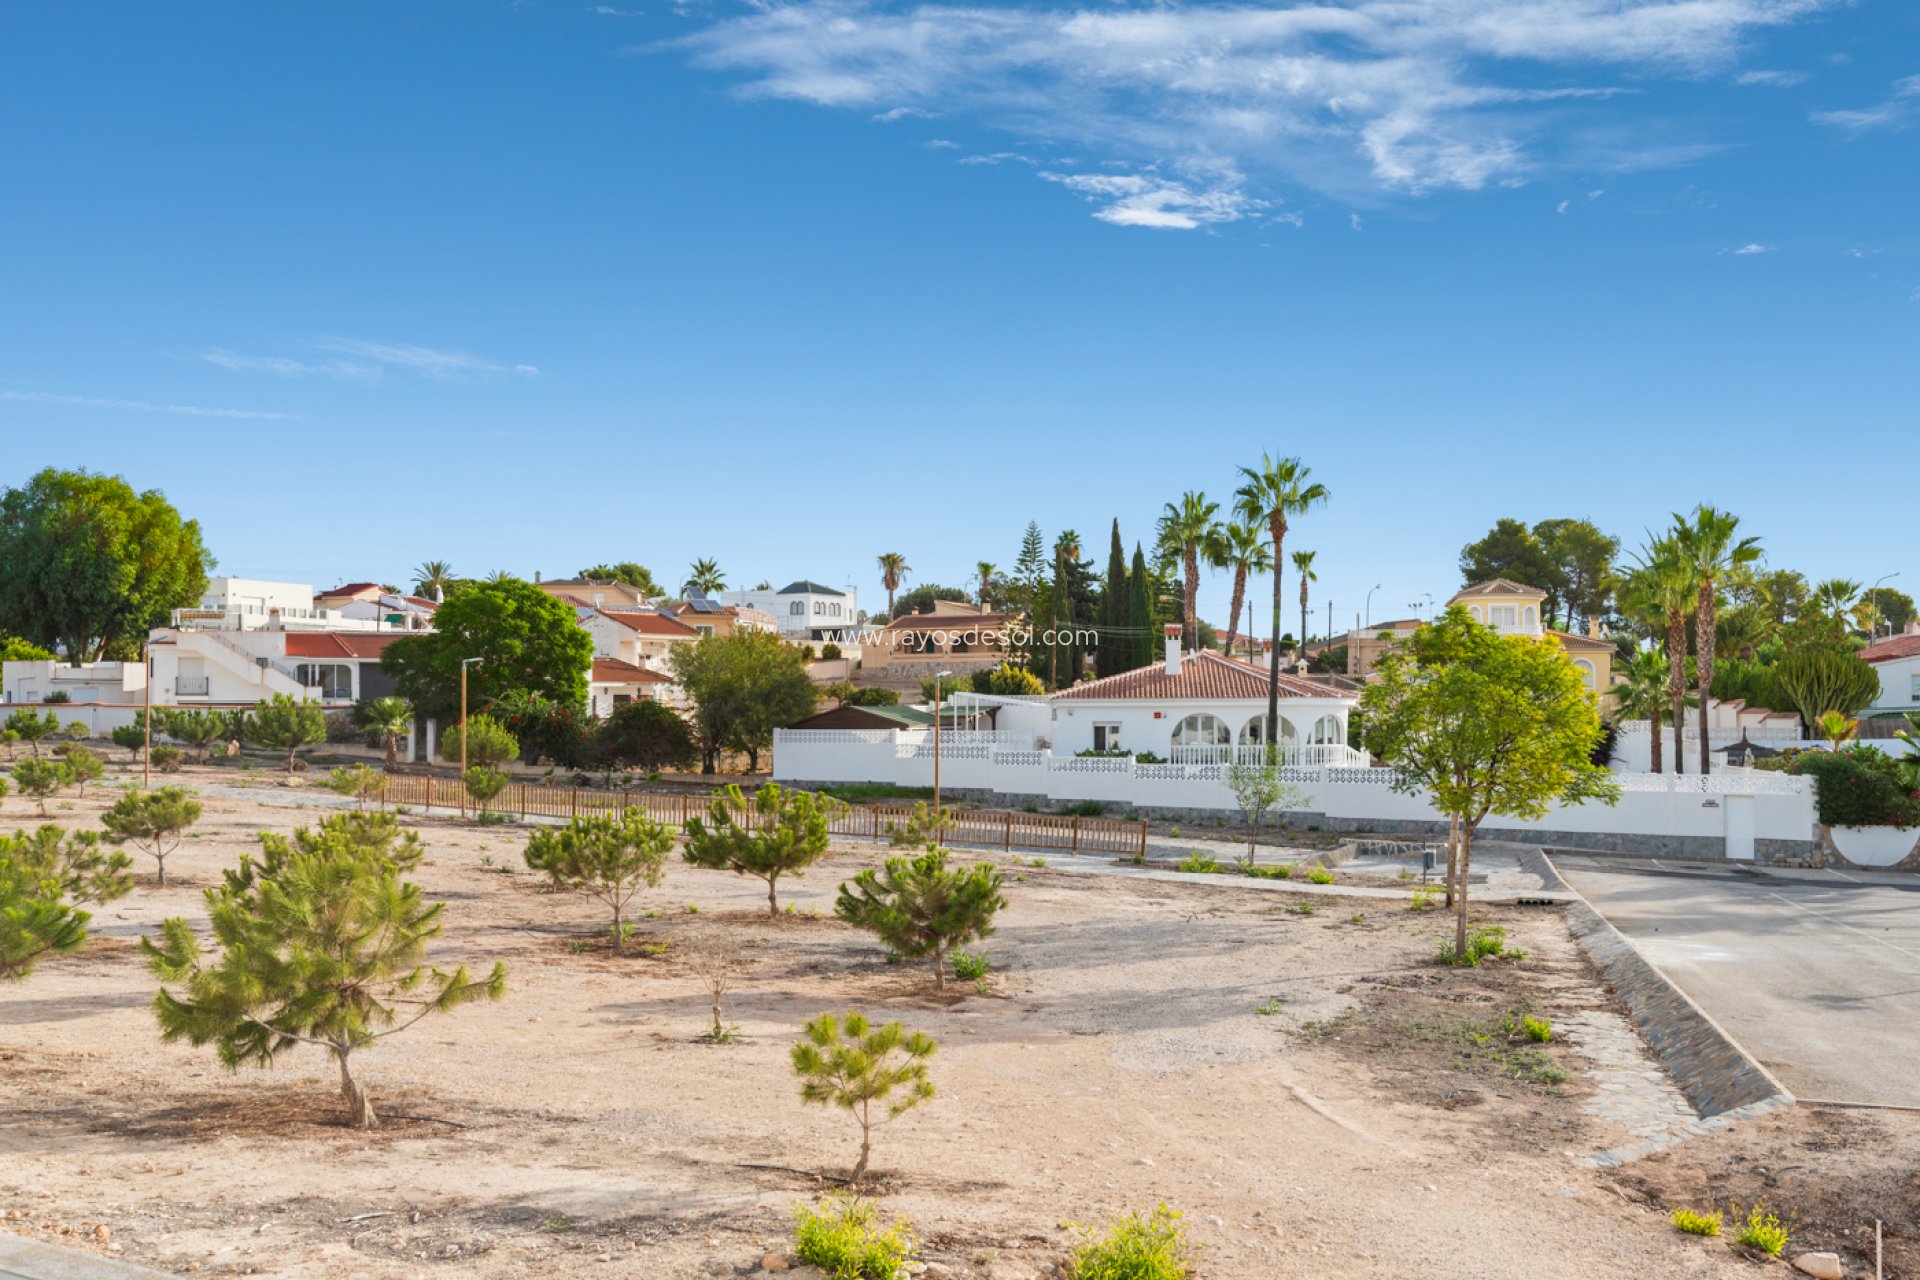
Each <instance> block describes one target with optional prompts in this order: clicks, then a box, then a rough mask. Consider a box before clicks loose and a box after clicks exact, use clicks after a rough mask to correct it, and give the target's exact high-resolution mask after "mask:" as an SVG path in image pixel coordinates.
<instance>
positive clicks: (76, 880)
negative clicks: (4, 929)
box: [0, 822, 133, 912]
mask: <svg viewBox="0 0 1920 1280" xmlns="http://www.w3.org/2000/svg"><path fill="white" fill-rule="evenodd" d="M0 860H10V861H11V862H12V863H13V864H14V866H15V867H16V868H19V869H22V870H23V871H24V872H26V873H28V874H30V875H31V876H32V877H33V878H34V879H37V880H52V881H54V882H55V883H56V884H57V886H58V888H59V895H60V897H61V898H63V899H65V900H66V901H68V902H71V903H75V904H77V905H82V906H84V905H86V904H87V903H92V902H112V901H113V900H114V899H115V898H124V897H125V896H126V895H127V894H129V893H132V892H133V875H132V873H131V872H130V871H128V868H129V867H131V866H132V865H133V859H131V858H129V857H128V856H127V855H126V854H124V853H121V852H120V851H119V850H118V849H114V850H106V849H102V848H101V847H100V834H99V833H98V832H96V831H67V830H65V829H64V828H61V827H58V826H55V825H54V824H53V823H51V822H49V823H47V824H45V825H44V826H41V827H39V828H38V829H36V830H33V831H16V832H14V833H13V834H12V835H11V836H0ZM3 911H4V907H0V912H3Z"/></svg>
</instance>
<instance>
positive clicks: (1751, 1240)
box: [1733, 1204, 1793, 1258]
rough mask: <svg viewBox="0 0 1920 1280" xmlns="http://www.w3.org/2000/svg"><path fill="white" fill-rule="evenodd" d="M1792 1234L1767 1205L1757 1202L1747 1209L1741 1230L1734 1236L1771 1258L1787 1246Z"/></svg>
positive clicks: (1735, 1238) (1750, 1247)
mask: <svg viewBox="0 0 1920 1280" xmlns="http://www.w3.org/2000/svg"><path fill="white" fill-rule="evenodd" d="M1736 1216H1737V1213H1736ZM1792 1234H1793V1233H1792V1231H1791V1230H1789V1229H1788V1228H1786V1227H1784V1226H1782V1225H1780V1219H1779V1218H1777V1217H1775V1216H1774V1215H1773V1213H1772V1211H1770V1210H1769V1209H1768V1208H1767V1207H1766V1206H1765V1205H1763V1204H1756V1205H1753V1206H1752V1207H1751V1208H1749V1209H1748V1210H1747V1216H1746V1217H1745V1218H1744V1219H1742V1220H1741V1222H1740V1230H1739V1231H1737V1232H1735V1233H1734V1237H1733V1238H1734V1241H1735V1242H1736V1243H1738V1244H1743V1245H1746V1246H1747V1247H1748V1248H1749V1249H1758V1250H1759V1251H1760V1252H1762V1253H1764V1254H1766V1255H1767V1256H1768V1257H1769V1258H1777V1257H1779V1256H1780V1251H1781V1250H1783V1249H1785V1248H1786V1247H1787V1241H1788V1240H1789V1239H1790V1238H1791V1237H1792Z"/></svg>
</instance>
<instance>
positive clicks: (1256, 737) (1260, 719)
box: [1240, 715, 1267, 747]
mask: <svg viewBox="0 0 1920 1280" xmlns="http://www.w3.org/2000/svg"><path fill="white" fill-rule="evenodd" d="M1266 740H1267V718H1266V716H1264V715H1257V716H1255V717H1254V718H1253V719H1251V720H1249V721H1247V722H1246V723H1245V724H1243V725H1241V726H1240V745H1241V746H1243V747H1257V746H1259V745H1260V744H1262V743H1264V742H1265V741H1266Z"/></svg>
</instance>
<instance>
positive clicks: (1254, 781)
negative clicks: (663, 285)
mask: <svg viewBox="0 0 1920 1280" xmlns="http://www.w3.org/2000/svg"><path fill="white" fill-rule="evenodd" d="M1227 789H1228V790H1229V791H1231V792H1233V798H1234V800H1235V802H1237V803H1238V804H1239V806H1240V812H1241V813H1242V814H1244V815H1246V819H1247V865H1248V866H1252V865H1253V848H1254V845H1255V844H1256V843H1257V842H1258V841H1259V837H1260V823H1261V821H1262V820H1263V819H1264V818H1265V817H1266V816H1267V814H1269V813H1271V812H1272V811H1273V810H1275V809H1304V808H1306V807H1307V806H1308V805H1310V804H1312V803H1313V797H1312V796H1310V795H1308V794H1307V793H1306V792H1304V791H1302V790H1300V788H1298V787H1296V786H1294V785H1293V784H1291V783H1289V782H1287V781H1286V779H1285V776H1284V770H1283V769H1282V767H1281V764H1280V749H1279V748H1278V747H1275V746H1273V745H1271V744H1269V745H1268V747H1267V750H1266V758H1265V759H1263V760H1261V761H1259V762H1258V763H1247V762H1245V761H1242V760H1240V759H1238V758H1236V759H1235V760H1234V761H1233V763H1231V764H1229V765H1228V766H1227Z"/></svg>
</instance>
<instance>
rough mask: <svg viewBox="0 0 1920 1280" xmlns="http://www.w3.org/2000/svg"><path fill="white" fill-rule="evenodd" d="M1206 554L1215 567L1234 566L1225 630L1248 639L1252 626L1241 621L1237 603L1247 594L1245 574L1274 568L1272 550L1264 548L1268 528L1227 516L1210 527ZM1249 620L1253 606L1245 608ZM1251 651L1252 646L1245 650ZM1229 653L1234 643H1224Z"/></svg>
mask: <svg viewBox="0 0 1920 1280" xmlns="http://www.w3.org/2000/svg"><path fill="white" fill-rule="evenodd" d="M1201 551H1202V552H1203V553H1204V554H1205V556H1206V557H1207V563H1208V564H1210V565H1212V566H1213V567H1214V568H1216V569H1231V570H1233V608H1232V610H1231V612H1229V613H1228V615H1227V630H1228V632H1230V633H1231V634H1232V635H1234V636H1237V637H1238V638H1239V639H1240V640H1241V641H1243V642H1245V641H1248V640H1249V639H1250V633H1251V632H1252V630H1253V628H1252V627H1251V626H1248V627H1246V628H1242V627H1241V625H1240V606H1241V605H1242V604H1243V603H1245V602H1246V598H1247V578H1248V577H1249V576H1251V575H1253V574H1256V573H1265V572H1267V571H1268V570H1269V569H1271V568H1273V553H1272V552H1271V551H1268V550H1267V532H1266V530H1264V529H1262V528H1261V527H1260V526H1259V525H1257V524H1254V523H1252V522H1251V521H1247V520H1228V521H1226V522H1225V523H1222V524H1217V525H1215V526H1214V527H1213V536H1212V537H1210V538H1208V539H1207V545H1206V546H1205V547H1203V548H1201ZM1247 615H1248V618H1247V620H1248V622H1249V623H1251V622H1252V620H1253V619H1252V615H1253V609H1252V608H1251V606H1249V607H1248V609H1247ZM1248 651H1249V652H1251V649H1249V650H1248ZM1227 653H1228V656H1232V653H1233V644H1232V642H1231V641H1229V642H1228V644H1227Z"/></svg>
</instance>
